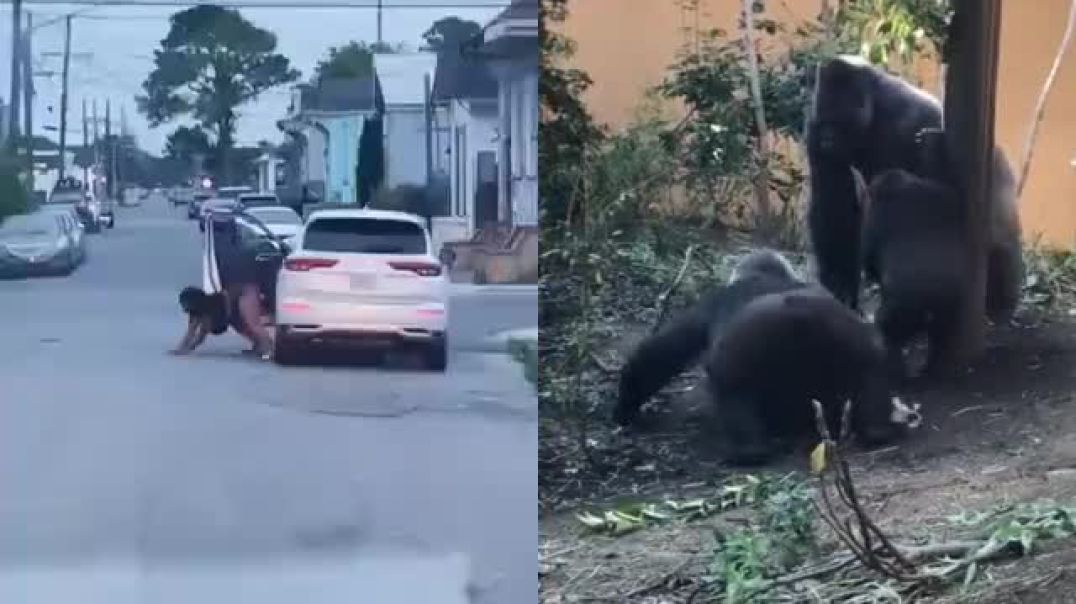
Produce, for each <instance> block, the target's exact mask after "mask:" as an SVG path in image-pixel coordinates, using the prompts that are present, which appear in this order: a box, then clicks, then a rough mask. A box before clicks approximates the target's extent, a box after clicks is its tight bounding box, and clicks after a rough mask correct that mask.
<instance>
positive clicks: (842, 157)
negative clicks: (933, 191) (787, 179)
mask: <svg viewBox="0 0 1076 604" xmlns="http://www.w3.org/2000/svg"><path fill="white" fill-rule="evenodd" d="M814 79H815V82H814V94H813V99H812V103H811V107H810V110H809V114H808V121H807V132H806V140H807V159H808V164H809V169H810V202H809V205H808V215H807V220H808V230H809V232H810V236H811V242H812V246H813V248H814V253H815V256H816V259H817V263H818V272H819V280H820V281H821V282H822V285H823V286H825V287H826V289H828V290H829V291H830V292H832V293H833V295H834V296H836V297H837V298H838V299H839V300H841V301H842V302H844V303H845V304H847V305H849V306H850V307H851V308H853V309H858V304H859V286H860V269H861V266H860V263H859V260H860V250H859V249H858V247H859V242H860V234H859V229H860V220H861V217H860V211H859V207H858V204H857V203H856V189H855V183H854V180H853V177H852V174H851V171H850V170H849V168H855V169H857V170H858V171H859V172H861V173H862V175H863V177H864V178H865V179H866V180H867V182H870V181H871V180H872V179H873V178H874V177H875V176H878V175H879V174H881V173H882V172H885V171H887V170H893V169H902V170H907V171H910V172H912V173H914V174H916V175H919V176H931V177H934V176H935V175H941V174H945V175H948V174H949V172H947V171H946V170H945V169H944V168H943V167H939V166H935V165H931V164H930V163H924V161H923V158H924V155H923V149H922V147H921V145H920V142H919V134H920V133H921V132H923V131H925V130H926V131H931V130H935V131H936V130H938V129H940V128H941V124H942V108H941V105H940V104H939V103H938V101H937V99H935V98H934V97H932V96H931V95H929V94H927V93H926V92H924V91H922V90H920V89H918V88H916V87H914V86H912V85H911V84H909V83H907V82H905V81H904V80H902V79H900V78H898V77H896V76H893V75H890V74H888V73H885V72H884V71H882V70H881V69H878V68H876V67H874V66H873V65H870V64H869V63H867V62H866V61H864V60H863V59H860V58H858V57H853V56H840V57H836V58H834V59H830V60H828V61H826V62H824V63H822V64H820V65H819V66H818V67H817V70H816V73H815V76H814ZM945 180H946V181H947V182H950V183H951V182H952V181H951V180H949V179H948V178H947V177H946V178H945ZM987 203H988V204H989V205H990V207H989V216H990V242H989V243H990V251H989V258H988V275H987V310H988V316H989V317H990V318H991V319H992V320H993V321H994V322H996V323H1000V322H1006V321H1007V320H1008V319H1009V318H1010V317H1011V316H1012V313H1013V312H1014V311H1015V309H1016V305H1017V303H1018V301H1019V296H1020V288H1021V286H1022V285H1023V273H1024V268H1023V259H1022V255H1021V252H1022V246H1021V242H1020V219H1019V216H1018V214H1017V208H1016V188H1015V179H1014V177H1013V173H1012V169H1011V167H1010V166H1009V163H1008V161H1007V160H1006V159H1005V156H1004V154H1002V153H1001V151H1000V150H998V149H995V152H994V169H993V187H992V194H991V196H990V198H989V199H988V200H987Z"/></svg>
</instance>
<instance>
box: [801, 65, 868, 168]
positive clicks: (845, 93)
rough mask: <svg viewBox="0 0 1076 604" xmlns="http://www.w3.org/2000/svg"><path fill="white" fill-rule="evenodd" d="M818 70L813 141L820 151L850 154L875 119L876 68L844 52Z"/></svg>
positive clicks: (811, 126)
mask: <svg viewBox="0 0 1076 604" xmlns="http://www.w3.org/2000/svg"><path fill="white" fill-rule="evenodd" d="M815 69H816V72H815V78H814V79H815V89H814V95H813V98H812V102H811V110H810V115H809V120H810V122H809V123H810V126H809V131H810V133H811V139H812V140H811V142H812V143H813V146H814V147H815V149H816V150H817V151H819V152H821V153H825V154H831V155H834V156H838V157H846V156H849V155H850V154H851V153H853V152H854V150H855V149H857V148H859V147H860V146H862V142H863V141H864V140H866V139H867V137H868V135H869V132H870V128H871V124H872V122H873V120H874V108H873V91H872V85H873V83H874V81H873V78H872V75H873V71H872V70H873V68H872V67H871V66H870V64H869V63H867V62H866V61H864V60H863V59H861V58H859V57H856V56H851V55H842V56H839V57H837V58H835V59H833V60H831V61H827V62H825V63H821V64H819V65H818V66H817V67H816V68H815Z"/></svg>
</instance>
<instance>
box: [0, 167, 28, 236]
mask: <svg viewBox="0 0 1076 604" xmlns="http://www.w3.org/2000/svg"><path fill="white" fill-rule="evenodd" d="M29 210H30V196H29V195H27V193H26V186H25V185H24V184H23V182H22V179H20V178H19V165H18V158H17V156H15V155H12V154H9V153H0V221H3V219H4V218H5V217H7V216H14V215H15V214H22V213H24V212H27V211H29Z"/></svg>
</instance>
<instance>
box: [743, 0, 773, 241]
mask: <svg viewBox="0 0 1076 604" xmlns="http://www.w3.org/2000/svg"><path fill="white" fill-rule="evenodd" d="M753 5H754V0H743V45H744V53H745V54H746V55H747V66H748V80H749V83H750V86H751V103H752V105H754V109H755V128H756V129H757V130H758V140H757V141H756V143H757V146H756V149H755V153H756V155H757V156H758V160H757V161H758V163H757V168H758V171H757V173H756V174H755V177H754V188H755V206H756V208H755V209H756V210H757V211H758V217H757V222H756V224H755V226H756V228H758V230H759V231H760V232H761V234H762V235H763V236H764V237H766V238H768V237H770V235H772V234H773V208H772V206H771V204H770V145H769V127H768V126H767V125H766V108H765V106H764V105H763V104H762V82H761V76H760V75H759V67H758V52H757V49H756V48H755V20H754V9H753Z"/></svg>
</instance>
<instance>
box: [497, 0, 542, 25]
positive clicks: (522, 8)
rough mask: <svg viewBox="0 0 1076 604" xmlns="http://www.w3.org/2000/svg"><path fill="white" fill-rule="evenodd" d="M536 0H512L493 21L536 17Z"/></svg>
mask: <svg viewBox="0 0 1076 604" xmlns="http://www.w3.org/2000/svg"><path fill="white" fill-rule="evenodd" d="M537 18H538V0H512V3H511V4H509V5H508V7H507V8H505V9H504V10H503V11H501V14H499V15H497V18H496V19H495V21H500V20H503V19H537Z"/></svg>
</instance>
